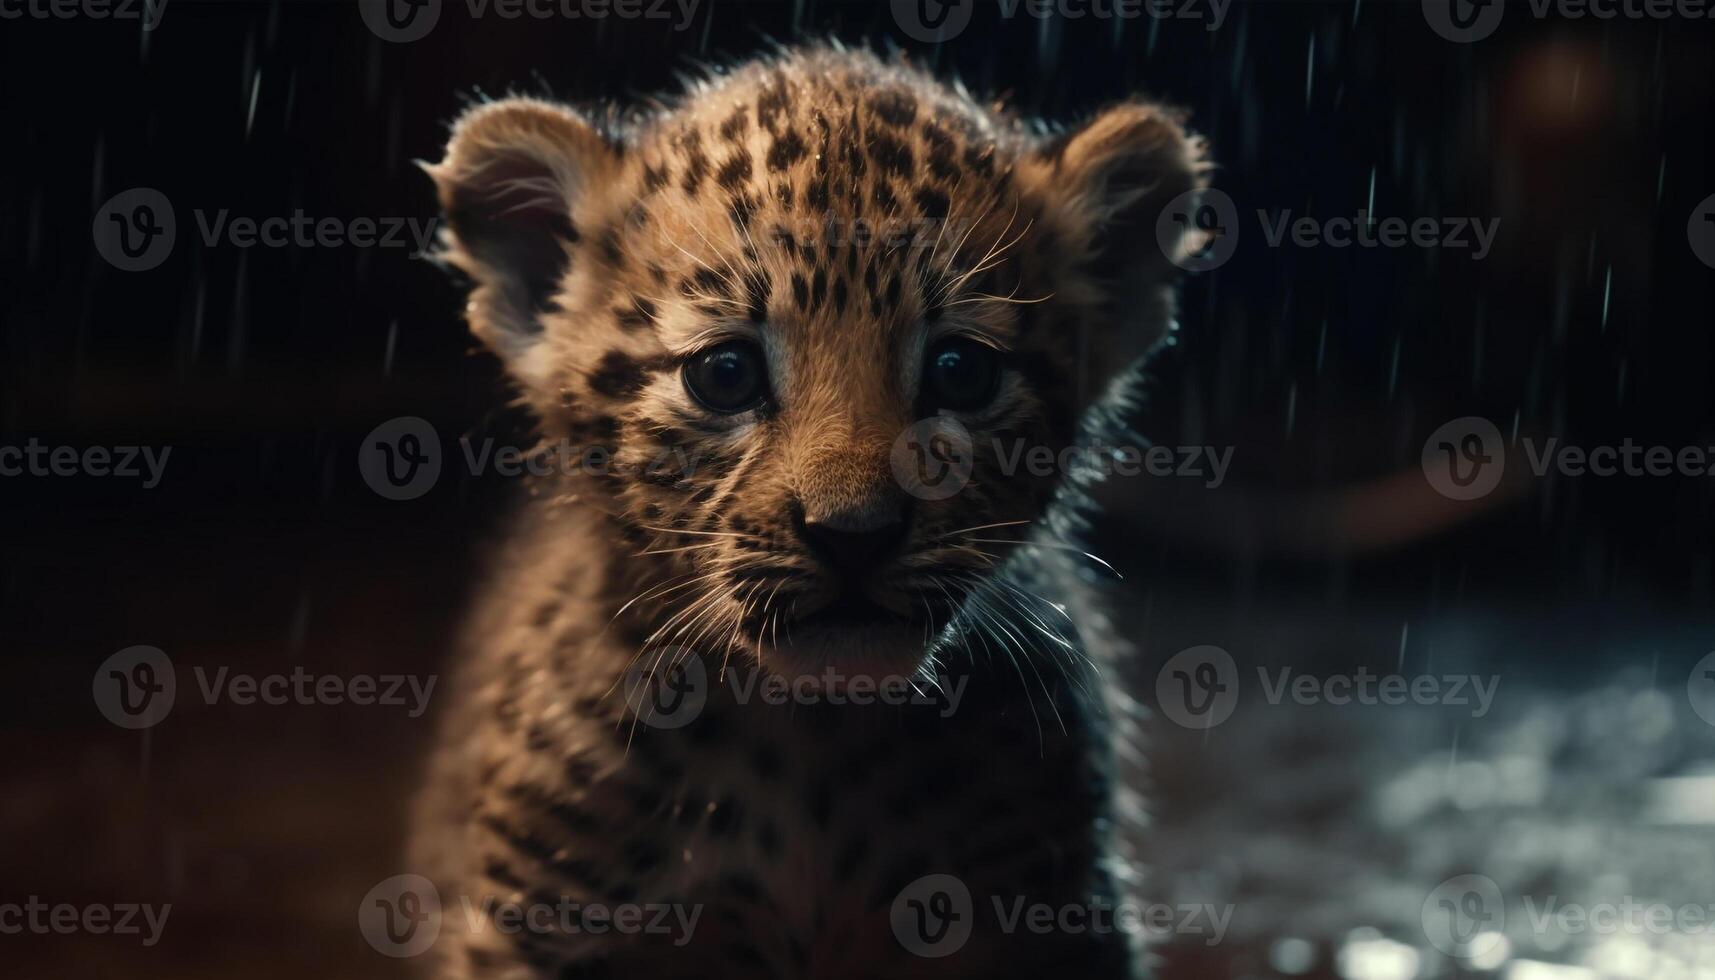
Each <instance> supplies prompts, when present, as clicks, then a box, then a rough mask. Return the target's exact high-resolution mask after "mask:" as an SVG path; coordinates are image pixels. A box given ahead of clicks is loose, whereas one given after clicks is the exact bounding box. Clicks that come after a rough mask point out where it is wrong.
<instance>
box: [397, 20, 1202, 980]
mask: <svg viewBox="0 0 1715 980" xmlns="http://www.w3.org/2000/svg"><path fill="white" fill-rule="evenodd" d="M1205 170H1206V164H1205V163H1204V157H1203V148H1202V145H1201V143H1200V142H1199V141H1197V140H1195V139H1194V138H1192V137H1190V136H1188V135H1187V134H1186V132H1185V130H1184V129H1183V128H1182V126H1181V123H1180V121H1179V120H1178V119H1177V118H1176V117H1175V116H1174V115H1173V114H1171V113H1168V112H1165V111H1163V110H1161V109H1160V108H1157V107H1155V106H1153V105H1150V104H1147V103H1143V102H1136V101H1130V102H1122V103H1120V104H1118V105H1115V106H1113V107H1112V108H1109V109H1107V110H1106V111H1104V112H1102V113H1100V114H1098V115H1097V116H1095V117H1094V118H1093V119H1091V120H1089V121H1088V122H1087V123H1085V124H1084V125H1082V126H1080V127H1076V128H1072V129H1068V130H1063V131H1051V130H1049V129H1048V128H1046V127H1044V126H1041V125H1038V124H1034V123H1031V122H1028V121H1025V120H1021V119H1018V118H1015V117H1014V116H1012V115H1009V114H1008V113H1007V112H1005V111H1004V110H1003V109H1001V108H998V107H988V106H984V105H981V104H979V103H978V102H976V101H974V100H973V99H972V98H971V97H970V96H969V95H968V94H967V93H966V92H965V91H964V90H963V89H962V88H957V87H953V86H948V85H944V84H941V83H939V82H937V81H936V80H935V79H933V78H931V77H930V76H928V75H926V74H924V73H922V72H920V71H917V70H915V69H913V68H911V67H909V66H907V65H904V64H902V63H891V62H885V61H883V60H881V59H879V58H877V57H875V56H873V55H870V54H867V53H854V52H851V51H846V50H842V49H838V48H834V47H826V46H822V47H811V48H802V49H796V50H790V51H785V52H782V53H780V54H777V55H774V56H771V57H769V58H766V59H762V60H758V61H754V62H750V63H747V64H744V65H742V66H739V67H736V68H733V69H730V70H724V71H720V72H715V73H711V74H710V75H709V76H708V77H707V78H706V79H705V80H703V81H701V82H698V83H696V84H694V85H693V86H691V88H690V90H689V91H687V92H686V93H685V94H684V95H683V96H682V97H681V98H680V99H678V100H677V101H676V102H673V103H670V104H666V103H656V104H652V107H651V108H649V109H647V110H637V111H635V112H632V113H629V114H626V113H620V112H614V111H606V112H602V113H599V114H587V113H580V112H578V111H574V110H573V109H570V108H567V107H565V106H561V105H555V104H551V103H547V102H542V101H536V100H531V99H522V98H511V99H505V100H501V101H498V102H492V103H488V104H484V105H481V106H479V107H477V108H475V109H472V110H471V111H469V112H468V113H467V114H466V115H465V116H464V117H463V118H462V119H460V120H459V121H458V123H457V125H456V127H455V129H454V131H453V134H452V137H451V140H450V143H449V145H448V147H447V151H446V155H445V158H444V159H443V160H442V161H441V162H440V163H438V164H435V165H433V166H432V167H430V168H429V171H430V173H431V175H432V176H433V178H434V180H435V183H436V185H437V187H438V190H439V196H440V201H441V204H442V206H443V208H444V211H445V215H446V225H445V227H446V228H447V231H446V233H445V242H444V252H443V258H444V260H445V261H446V262H447V263H448V264H449V265H451V266H453V267H455V268H456V269H458V270H459V271H461V272H462V273H464V274H465V275H466V276H467V277H468V279H469V280H470V282H471V284H472V289H471V295H470V303H469V307H468V309H467V315H468V318H469V321H470V325H471V328H472V330H473V331H474V332H475V334H476V335H477V336H478V337H479V338H480V339H481V340H482V341H483V342H484V343H485V344H486V345H487V346H488V348H489V349H490V350H492V351H493V353H494V354H495V355H497V356H498V357H499V358H500V360H501V361H502V362H503V363H504V365H505V367H506V369H507V371H508V373H509V375H510V377H511V379H512V380H513V381H514V382H515V384H516V385H517V387H518V389H519V391H520V392H521V395H522V400H523V402H524V403H525V404H526V405H527V406H528V408H529V409H530V411H531V412H532V414H533V416H534V417H535V419H536V420H537V422H538V423H539V426H540V430H541V434H542V436H543V438H544V440H545V441H546V442H548V443H550V444H554V445H573V446H578V447H585V448H587V450H588V451H589V453H588V455H589V456H590V457H591V458H596V457H599V460H600V465H595V466H582V467H577V468H576V472H575V473H562V474H560V475H553V476H547V477H543V478H542V482H541V484H540V485H539V486H537V487H535V488H534V489H535V490H536V491H537V492H536V493H534V494H533V495H532V500H531V503H530V505H529V506H528V507H527V508H526V510H525V512H524V513H523V515H522V516H521V517H520V519H519V524H518V526H517V528H516V532H515V534H514V536H513V540H512V542H511V544H510V545H509V547H508V549H507V550H506V552H505V553H504V555H503V560H502V561H501V562H500V563H499V565H498V567H497V569H496V571H495V574H493V576H492V578H491V581H490V583H489V584H488V585H487V587H486V588H485V589H484V591H483V593H482V594H481V597H480V601H479V602H478V605H477V609H476V610H475V612H474V614H473V616H472V619H471V625H470V629H469V635H468V637H467V639H466V643H465V649H464V652H463V654H462V659H461V661H460V664H459V667H458V671H459V675H460V676H459V679H458V680H459V682H458V683H457V684H456V688H457V690H458V691H459V692H460V693H459V695H458V699H459V700H458V701H457V703H456V704H455V705H454V706H453V707H452V708H451V709H449V711H448V713H447V716H446V717H445V718H444V719H443V731H442V736H441V740H440V743H439V748H438V749H437V751H436V752H435V754H434V756H433V758H432V760H431V762H430V766H429V773H428V777H427V779H426V783H425V787H424V790H423V794H422V799H421V801H420V803H419V806H418V807H417V810H416V826H415V831H414V835H413V837H414V840H413V845H412V851H413V859H414V860H415V861H416V862H418V865H417V866H418V867H419V868H420V869H424V870H425V871H426V872H428V873H431V876H432V880H434V882H435V884H436V885H437V887H438V888H439V889H440V892H441V895H442V899H443V903H444V904H446V905H449V906H456V907H458V908H461V909H465V910H467V911H464V912H458V913H449V918H448V922H449V923H450V925H449V926H448V927H445V928H443V930H442V936H441V939H440V940H439V942H438V943H437V945H436V950H437V955H436V956H435V957H434V963H435V965H434V969H435V970H436V971H437V972H436V975H437V976H440V977H447V978H455V977H484V978H487V977H519V978H537V977H564V976H585V975H591V976H595V975H612V976H624V977H648V978H661V977H677V976H686V977H689V976H696V977H702V978H710V977H744V978H749V977H761V976H773V977H782V978H817V980H824V978H857V977H887V978H909V977H915V976H931V975H932V976H961V977H1001V976H1030V977H1036V976H1060V975H1065V976H1102V977H1129V976H1134V975H1137V974H1138V973H1139V972H1140V971H1141V966H1140V965H1139V963H1140V957H1141V952H1140V949H1139V948H1138V947H1139V945H1140V944H1139V943H1138V941H1137V939H1138V937H1134V936H1126V935H1121V934H1114V933H1105V934H1078V935H1073V934H1064V933H1060V934H1043V933H1040V932H1036V931H1031V930H1029V929H1024V928H1019V927H1018V926H1017V922H1016V920H1015V919H1012V920H1009V919H1008V917H1007V916H1004V915H998V914H997V912H996V910H997V909H1012V908H1016V907H1018V903H1019V902H1021V901H1022V902H1025V903H1028V904H1029V905H1032V906H1034V905H1037V904H1047V905H1052V906H1056V907H1060V906H1068V905H1072V906H1090V905H1093V904H1096V903H1108V904H1110V905H1111V904H1112V903H1113V902H1115V901H1118V900H1121V899H1124V898H1125V897H1126V896H1127V894H1128V893H1129V892H1128V890H1129V889H1131V888H1132V887H1133V885H1134V881H1135V878H1136V873H1135V870H1134V867H1135V866H1134V863H1133V862H1132V861H1131V860H1130V859H1129V855H1128V852H1127V850H1126V847H1127V844H1128V842H1129V841H1131V840H1133V839H1134V838H1135V835H1134V834H1128V832H1127V827H1128V821H1129V820H1131V819H1132V818H1133V817H1135V815H1136V808H1135V806H1134V805H1133V801H1131V800H1130V799H1129V797H1128V796H1127V791H1126V784H1127V781H1126V780H1124V779H1123V778H1118V776H1117V774H1118V773H1120V772H1122V771H1123V769H1124V766H1123V765H1122V764H1121V763H1122V762H1123V753H1124V750H1125V749H1126V748H1127V747H1128V744H1129V741H1130V739H1129V736H1127V735H1125V734H1124V732H1123V731H1122V728H1121V726H1122V725H1123V724H1124V723H1125V722H1126V720H1127V712H1126V706H1125V705H1124V704H1123V703H1122V702H1121V699H1120V698H1119V696H1118V695H1117V694H1116V693H1115V692H1114V691H1113V690H1112V689H1111V685H1105V684H1104V683H1102V680H1101V677H1100V675H1099V674H1098V672H1097V670H1096V669H1095V661H1097V660H1099V659H1101V658H1100V657H1099V656H1097V655H1096V654H1095V653H1094V652H1092V650H1090V649H1089V648H1088V647H1089V644H1086V643H1085V642H1084V641H1082V640H1080V638H1079V635H1078V634H1079V631H1078V630H1075V629H1074V628H1073V620H1077V621H1078V625H1079V626H1083V627H1086V628H1085V630H1084V632H1085V633H1086V634H1087V633H1088V632H1089V630H1088V626H1089V625H1090V624H1091V623H1094V622H1098V621H1099V617H1097V616H1096V614H1094V613H1086V612H1084V611H1083V610H1084V608H1085V607H1083V606H1080V605H1078V604H1076V603H1075V602H1074V601H1072V600H1060V601H1055V600H1054V599H1053V596H1055V595H1056V592H1055V591H1054V590H1055V587H1056V586H1055V583H1056V582H1057V581H1060V576H1058V575H1055V574H1051V572H1052V570H1053V569H1054V568H1055V567H1056V565H1057V563H1056V561H1055V560H1054V556H1056V555H1061V554H1063V553H1065V549H1066V545H1065V544H1064V543H1063V542H1064V539H1065V536H1066V535H1067V534H1068V533H1069V531H1068V528H1069V527H1070V526H1071V524H1072V522H1071V521H1070V520H1068V519H1067V518H1066V517H1065V514H1066V513H1069V511H1067V510H1066V508H1067V504H1066V497H1067V496H1068V494H1069V493H1070V492H1071V491H1070V490H1069V489H1068V488H1067V487H1066V486H1064V485H1063V484H1065V482H1066V481H1063V480H1060V479H1057V478H1056V477H1055V476H1053V475H1049V474H1044V473H1041V472H1034V471H1033V472H1028V473H1026V472H1021V471H1020V468H1019V467H1018V466H1017V461H1018V456H1017V454H1016V447H1021V446H1022V447H1030V448H1035V447H1047V448H1049V449H1050V450H1052V451H1053V452H1054V453H1055V454H1056V458H1058V454H1059V452H1060V451H1061V450H1062V449H1064V448H1066V447H1068V446H1071V445H1073V444H1074V440H1075V439H1076V437H1077V430H1078V427H1079V424H1080V420H1081V419H1082V418H1083V416H1084V415H1085V414H1086V409H1087V408H1090V407H1091V406H1094V405H1096V404H1097V403H1098V402H1099V401H1101V399H1102V398H1103V397H1104V392H1106V391H1108V389H1110V388H1111V387H1113V386H1112V384H1110V383H1111V382H1114V381H1115V379H1116V378H1118V377H1120V376H1121V375H1122V374H1124V373H1125V372H1126V371H1127V369H1128V368H1129V367H1130V366H1132V365H1134V364H1135V363H1136V362H1137V361H1138V360H1139V359H1140V357H1141V356H1142V355H1143V354H1144V353H1145V352H1147V351H1148V350H1149V349H1151V348H1152V347H1153V346H1154V345H1155V344H1156V343H1157V342H1158V341H1160V340H1161V339H1162V338H1163V337H1164V335H1165V334H1166V333H1167V332H1168V331H1169V330H1171V329H1172V325H1173V316H1174V287H1175V272H1176V269H1177V267H1176V265H1175V261H1174V260H1175V259H1176V258H1177V255H1176V254H1174V253H1175V251H1176V250H1178V249H1180V248H1183V247H1184V246H1185V245H1186V243H1184V242H1181V241H1179V240H1177V239H1176V238H1175V237H1174V232H1173V231H1172V229H1171V228H1170V227H1169V228H1166V229H1162V230H1158V222H1157V217H1158V216H1159V215H1160V214H1161V213H1162V210H1163V207H1164V206H1165V205H1166V204H1167V203H1168V202H1170V201H1172V200H1173V199H1174V198H1175V197H1177V196H1179V195H1181V194H1186V193H1189V192H1192V191H1195V190H1197V189H1198V188H1199V187H1200V186H1201V185H1202V182H1203V179H1204V173H1205ZM520 907H522V908H523V909H524V910H525V914H524V915H522V917H521V918H519V917H517V916H513V917H512V919H511V920H508V919H506V918H505V917H503V916H502V915H500V914H499V912H498V911H497V910H502V909H517V908H520ZM473 909H474V910H477V912H476V913H474V914H475V915H476V917H477V920H478V921H467V916H468V915H471V914H472V913H470V912H469V911H468V910H473ZM542 909H546V910H548V911H547V912H543V913H542V914H529V913H531V912H535V911H540V910H542ZM592 912H594V913H598V914H594V915H592ZM484 917H486V918H484ZM1009 921H1011V923H1012V924H1011V925H1010V926H1009V925H1008V922H1009Z"/></svg>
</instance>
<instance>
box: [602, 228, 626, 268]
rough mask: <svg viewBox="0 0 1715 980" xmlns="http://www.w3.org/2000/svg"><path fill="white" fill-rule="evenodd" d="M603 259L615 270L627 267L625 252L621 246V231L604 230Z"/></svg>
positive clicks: (615, 229) (613, 229)
mask: <svg viewBox="0 0 1715 980" xmlns="http://www.w3.org/2000/svg"><path fill="white" fill-rule="evenodd" d="M601 257H602V258H603V259H604V260H605V261H606V262H607V264H608V265H610V266H612V267H614V268H615V269H617V268H619V267H621V266H623V265H625V250H624V249H622V248H620V245H619V229H617V228H606V229H603V231H602V233H601Z"/></svg>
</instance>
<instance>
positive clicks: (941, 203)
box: [916, 187, 950, 221]
mask: <svg viewBox="0 0 1715 980" xmlns="http://www.w3.org/2000/svg"><path fill="white" fill-rule="evenodd" d="M916 200H917V206H918V207H919V208H921V209H922V211H923V217H925V218H928V219H929V220H931V221H940V220H942V219H943V218H945V217H947V210H948V208H949V206H950V202H948V200H947V195H945V194H943V193H941V192H940V191H938V190H935V189H934V188H933V187H919V188H918V189H917V194H916Z"/></svg>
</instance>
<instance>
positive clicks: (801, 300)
mask: <svg viewBox="0 0 1715 980" xmlns="http://www.w3.org/2000/svg"><path fill="white" fill-rule="evenodd" d="M792 302H794V303H796V304H797V306H798V308H799V309H800V310H804V311H806V312H808V311H809V309H810V284H809V283H807V282H805V281H804V275H803V273H800V272H794V273H792Z"/></svg>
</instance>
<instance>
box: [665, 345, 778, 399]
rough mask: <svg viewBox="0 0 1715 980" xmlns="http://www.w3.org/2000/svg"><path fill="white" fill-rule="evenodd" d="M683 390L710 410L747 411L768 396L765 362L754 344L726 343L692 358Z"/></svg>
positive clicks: (696, 354) (760, 349)
mask: <svg viewBox="0 0 1715 980" xmlns="http://www.w3.org/2000/svg"><path fill="white" fill-rule="evenodd" d="M685 389H686V390H687V391H689V392H690V393H691V397H692V398H695V399H696V400H697V401H698V402H699V403H700V404H701V405H702V406H703V407H704V408H707V409H709V410H710V411H714V412H722V413H725V414H729V415H731V414H736V413H738V412H745V411H749V410H750V409H753V408H755V407H756V406H758V405H760V404H762V400H763V399H764V398H766V397H768V362H767V360H766V359H765V358H764V357H763V356H762V348H760V347H758V346H756V345H755V344H754V343H751V342H750V341H748V340H729V341H727V342H726V343H724V344H721V345H719V346H716V347H710V348H709V349H708V350H704V351H698V352H697V353H695V354H692V355H691V359H690V360H688V361H686V362H685Z"/></svg>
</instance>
